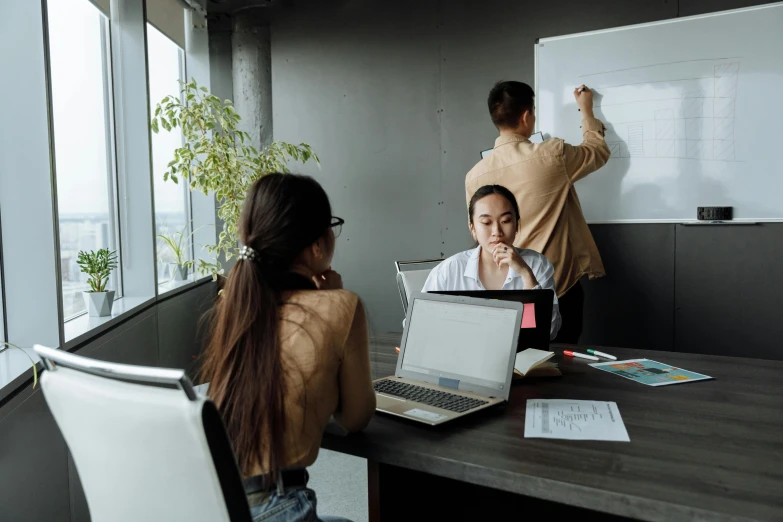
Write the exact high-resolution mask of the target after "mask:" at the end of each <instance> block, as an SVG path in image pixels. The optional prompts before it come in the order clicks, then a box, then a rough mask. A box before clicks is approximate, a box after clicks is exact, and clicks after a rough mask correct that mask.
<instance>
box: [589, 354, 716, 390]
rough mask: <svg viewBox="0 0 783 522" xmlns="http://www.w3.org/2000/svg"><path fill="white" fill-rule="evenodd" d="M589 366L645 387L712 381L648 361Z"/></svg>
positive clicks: (699, 374)
mask: <svg viewBox="0 0 783 522" xmlns="http://www.w3.org/2000/svg"><path fill="white" fill-rule="evenodd" d="M590 366H592V367H593V368H598V369H599V370H603V371H605V372H610V373H613V374H615V375H619V376H620V377H625V378H626V379H630V380H632V381H636V382H640V383H642V384H646V385H647V386H666V385H668V384H682V383H684V382H692V381H703V380H705V379H712V377H710V376H708V375H702V374H701V373H695V372H689V371H688V370H683V369H682V368H676V367H674V366H669V365H668V364H663V363H659V362H657V361H651V360H650V359H630V360H628V361H612V362H605V363H594V364H591V365H590Z"/></svg>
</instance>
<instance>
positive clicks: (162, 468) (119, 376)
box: [35, 346, 251, 522]
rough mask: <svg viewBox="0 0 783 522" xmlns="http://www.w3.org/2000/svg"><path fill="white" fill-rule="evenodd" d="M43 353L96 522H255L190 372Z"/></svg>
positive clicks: (55, 410) (46, 378)
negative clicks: (179, 521) (195, 389)
mask: <svg viewBox="0 0 783 522" xmlns="http://www.w3.org/2000/svg"><path fill="white" fill-rule="evenodd" d="M35 351H36V352H37V353H38V355H39V356H40V357H41V359H43V361H44V365H45V367H46V371H44V372H43V375H42V376H41V388H42V389H43V394H44V397H45V398H46V402H47V403H48V404H49V408H50V409H51V411H52V414H53V415H54V418H55V420H56V421H57V425H58V426H59V427H60V431H61V432H62V434H63V436H64V437H65V441H66V443H67V444H68V448H69V449H70V450H71V455H73V459H74V462H75V464H76V469H77V470H78V472H79V477H80V479H81V482H82V485H83V487H84V494H85V496H86V497H87V504H88V505H89V508H90V517H91V519H92V521H93V522H141V521H144V522H157V521H160V522H164V521H166V522H168V521H173V520H187V521H188V522H239V521H241V522H251V517H250V509H249V508H248V504H247V498H246V497H245V492H244V488H243V486H242V480H241V477H240V475H239V471H238V469H237V465H236V461H235V458H234V454H233V452H232V450H231V445H230V443H229V441H228V437H227V436H226V431H225V428H224V427H223V422H222V421H221V419H220V414H219V413H218V411H217V409H216V408H215V406H214V404H212V402H210V401H209V400H207V399H205V398H204V397H201V396H198V395H196V393H195V392H194V391H193V386H192V385H191V383H190V380H189V379H188V378H187V377H186V376H185V373H184V371H182V370H168V369H162V368H148V367H143V366H131V365H125V364H112V363H106V362H102V361H97V360H94V359H88V358H86V357H81V356H78V355H74V354H72V353H68V352H63V351H61V350H55V349H52V348H46V347H44V346H35Z"/></svg>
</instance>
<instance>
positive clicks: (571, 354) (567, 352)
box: [563, 350, 598, 361]
mask: <svg viewBox="0 0 783 522" xmlns="http://www.w3.org/2000/svg"><path fill="white" fill-rule="evenodd" d="M563 355H568V356H569V357H578V358H580V359H589V360H591V361H597V360H598V357H595V356H592V355H587V354H586V353H579V352H572V351H571V350H563Z"/></svg>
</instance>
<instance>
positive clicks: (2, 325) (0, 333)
mask: <svg viewBox="0 0 783 522" xmlns="http://www.w3.org/2000/svg"><path fill="white" fill-rule="evenodd" d="M7 339H8V319H7V318H6V316H5V282H4V279H3V211H2V209H1V208H0V342H2V341H5V340H7Z"/></svg>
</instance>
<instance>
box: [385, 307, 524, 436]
mask: <svg viewBox="0 0 783 522" xmlns="http://www.w3.org/2000/svg"><path fill="white" fill-rule="evenodd" d="M521 323H522V303H519V302H516V301H500V300H489V299H477V298H473V297H463V296H455V295H435V294H412V295H411V299H410V303H409V306H408V313H407V317H406V318H405V331H404V332H403V334H402V344H401V346H400V355H399V359H398V360H397V370H396V371H395V373H394V377H385V378H383V379H378V380H377V381H375V382H374V383H373V384H374V386H375V395H376V399H377V407H376V409H377V410H378V411H381V412H384V413H389V414H391V415H397V416H400V417H405V418H407V419H411V420H414V421H418V422H423V423H425V424H431V425H433V426H434V425H436V424H442V423H444V422H447V421H450V420H452V419H456V418H458V417H462V416H464V415H468V414H470V413H474V412H476V411H479V410H483V409H485V408H489V407H490V406H494V405H495V404H500V403H503V402H506V401H508V394H509V391H510V388H511V376H512V374H513V372H514V359H515V357H516V352H517V338H518V337H519V325H520V324H521Z"/></svg>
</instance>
